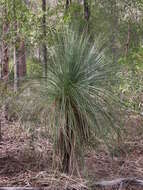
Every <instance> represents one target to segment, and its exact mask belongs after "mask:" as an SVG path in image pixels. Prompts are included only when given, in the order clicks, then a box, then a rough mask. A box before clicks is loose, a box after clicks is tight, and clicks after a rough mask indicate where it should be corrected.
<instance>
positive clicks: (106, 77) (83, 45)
mask: <svg viewBox="0 0 143 190" xmlns="http://www.w3.org/2000/svg"><path fill="white" fill-rule="evenodd" d="M55 41H56V43H55V46H54V47H53V48H52V50H51V63H50V64H49V68H48V78H47V82H44V83H43V87H42V86H41V87H42V88H41V89H42V90H41V92H40V94H41V97H42V99H43V100H44V99H45V98H46V99H47V102H48V104H49V105H48V106H49V107H50V108H51V111H50V113H49V117H50V119H49V121H50V126H51V127H52V131H53V132H54V133H53V134H54V137H55V145H56V150H58V151H59V153H60V156H61V160H62V165H63V166H65V167H64V168H63V170H64V171H67V172H68V171H69V167H70V164H71V163H72V160H73V159H74V156H75V155H76V154H77V151H82V150H83V147H84V145H87V144H89V142H90V140H91V138H92V137H95V136H98V137H99V138H104V137H107V139H108V136H109V134H110V136H111V134H112V137H115V134H119V128H118V126H117V125H116V124H117V123H116V121H115V117H114V116H115V114H114V115H112V114H113V113H111V110H112V106H111V105H112V104H113V103H115V98H114V96H113V94H112V93H111V92H110V89H111V88H109V86H110V84H111V81H112V80H113V79H114V81H115V78H116V72H115V71H116V69H115V67H114V66H113V65H112V64H111V63H108V62H107V61H106V58H105V57H104V52H99V51H98V49H97V46H96V44H92V43H90V40H89V39H88V38H87V37H85V35H78V34H77V33H75V32H73V31H70V30H66V31H65V32H62V33H59V34H57V35H56V38H55Z"/></svg>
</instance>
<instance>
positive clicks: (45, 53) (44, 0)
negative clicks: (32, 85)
mask: <svg viewBox="0 0 143 190" xmlns="http://www.w3.org/2000/svg"><path fill="white" fill-rule="evenodd" d="M46 6H47V5H46V0H42V11H43V18H42V30H43V44H42V53H43V77H44V78H45V77H47V46H46V42H45V39H46V33H47V32H46Z"/></svg>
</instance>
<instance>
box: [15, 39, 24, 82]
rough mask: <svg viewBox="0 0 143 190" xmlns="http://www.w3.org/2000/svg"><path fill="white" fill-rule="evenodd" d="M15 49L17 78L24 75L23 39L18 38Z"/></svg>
mask: <svg viewBox="0 0 143 190" xmlns="http://www.w3.org/2000/svg"><path fill="white" fill-rule="evenodd" d="M18 45H19V47H18V50H17V61H18V63H17V75H18V79H20V78H22V77H24V76H25V75H26V53H25V51H26V50H25V43H24V40H20V42H19V44H18Z"/></svg>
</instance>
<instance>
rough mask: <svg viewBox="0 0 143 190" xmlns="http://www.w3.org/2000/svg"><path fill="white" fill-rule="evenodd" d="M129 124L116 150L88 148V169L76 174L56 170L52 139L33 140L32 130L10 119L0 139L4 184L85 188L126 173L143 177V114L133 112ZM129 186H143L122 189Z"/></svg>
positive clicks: (1, 183)
mask: <svg viewBox="0 0 143 190" xmlns="http://www.w3.org/2000/svg"><path fill="white" fill-rule="evenodd" d="M125 127H126V128H127V129H128V134H127V135H126V138H125V139H124V142H123V143H122V144H121V145H120V147H116V148H115V150H114V152H112V154H111V152H109V151H108V150H107V149H104V148H98V149H97V150H96V151H95V150H88V151H87V152H86V154H85V167H84V170H83V171H82V170H80V171H81V172H80V174H81V176H80V175H78V177H73V176H66V175H65V174H61V173H60V172H58V171H53V169H52V159H53V153H52V145H51V144H50V142H49V141H47V140H46V139H43V138H40V137H39V138H37V139H36V140H34V143H33V142H32V141H31V136H30V135H29V133H28V131H27V130H24V129H23V128H22V127H21V126H20V125H19V123H18V122H17V123H14V124H13V123H7V124H5V125H4V126H3V129H2V133H3V140H2V142H0V186H1V187H4V186H11V187H13V186H16V187H18V186H26V187H29V186H33V187H36V186H38V187H39V186H44V187H47V188H48V187H49V188H48V189H51V190H52V189H59V190H62V189H66V188H67V187H68V188H67V189H75V190H78V189H84V186H86V183H88V181H90V182H95V181H100V180H112V179H118V178H122V177H133V178H138V179H142V180H143V117H142V116H138V115H130V116H129V117H128V119H127V121H126V124H125ZM54 159H56V158H54ZM84 179H86V180H84ZM118 189H119V188H118ZM120 189H121V188H120ZM125 189H131V190H139V189H143V187H142V188H139V187H129V186H128V187H127V186H126V188H124V189H121V190H125ZM108 190H109V188H108Z"/></svg>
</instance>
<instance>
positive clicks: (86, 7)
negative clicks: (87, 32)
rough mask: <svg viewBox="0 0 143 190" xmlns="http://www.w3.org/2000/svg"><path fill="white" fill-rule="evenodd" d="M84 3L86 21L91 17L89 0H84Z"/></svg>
mask: <svg viewBox="0 0 143 190" xmlns="http://www.w3.org/2000/svg"><path fill="white" fill-rule="evenodd" d="M83 5H84V18H85V20H86V21H89V18H90V8H89V3H88V0H84V1H83Z"/></svg>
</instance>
